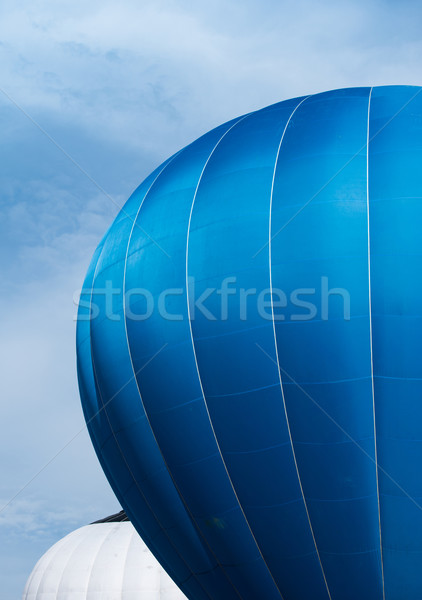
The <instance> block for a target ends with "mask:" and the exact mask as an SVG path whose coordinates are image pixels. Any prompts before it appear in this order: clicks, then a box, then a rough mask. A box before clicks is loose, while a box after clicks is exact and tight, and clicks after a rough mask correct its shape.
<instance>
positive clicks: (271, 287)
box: [268, 96, 331, 600]
mask: <svg viewBox="0 0 422 600" xmlns="http://www.w3.org/2000/svg"><path fill="white" fill-rule="evenodd" d="M308 98H310V96H307V97H306V98H304V99H303V100H302V101H301V102H299V104H298V105H297V106H296V107H295V109H294V110H293V112H292V114H291V115H290V117H289V120H288V121H287V123H286V126H285V128H284V131H283V135H282V136H281V140H280V144H279V147H278V152H277V156H276V160H275V164H274V172H273V181H272V185H271V197H270V215H269V244H268V254H269V263H270V298H271V314H272V322H273V332H274V345H275V353H276V358H277V369H278V376H279V380H280V389H281V396H282V399H283V408H284V414H285V416H286V424H287V430H288V432H289V439H290V445H291V448H292V454H293V461H294V464H295V468H296V473H297V478H298V482H299V487H300V492H301V494H302V499H303V505H304V507H305V512H306V516H307V518H308V523H309V528H310V530H311V535H312V539H313V542H314V546H315V551H316V554H317V557H318V561H319V564H320V567H321V572H322V576H323V579H324V583H325V587H326V589H327V593H328V597H329V598H330V600H331V594H330V590H329V587H328V582H327V578H326V576H325V572H324V568H323V566H322V561H321V556H320V554H319V550H318V546H317V543H316V539H315V534H314V530H313V527H312V523H311V517H310V515H309V510H308V505H307V502H306V498H305V494H304V491H303V486H302V480H301V477H300V473H299V467H298V464H297V460H296V453H295V449H294V445H293V438H292V432H291V429H290V421H289V417H288V414H287V405H286V398H285V396H284V389H283V382H282V377H281V370H280V361H279V356H278V348H277V334H276V328H275V319H274V299H273V282H272V245H271V242H272V238H271V232H272V208H273V194H274V183H275V175H276V171H277V166H278V161H279V156H280V151H281V145H282V143H283V140H284V136H285V134H286V131H287V128H288V126H289V124H290V122H291V120H292V118H293V115H294V114H295V112H296V111H297V109H298V108H299V107H300V106H301V104H303V102H305V100H307V99H308Z"/></svg>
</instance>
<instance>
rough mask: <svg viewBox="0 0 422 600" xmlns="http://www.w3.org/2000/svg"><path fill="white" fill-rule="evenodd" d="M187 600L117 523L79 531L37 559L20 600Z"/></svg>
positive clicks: (140, 544)
mask: <svg viewBox="0 0 422 600" xmlns="http://www.w3.org/2000/svg"><path fill="white" fill-rule="evenodd" d="M99 599H101V600H186V596H184V595H183V594H182V592H181V591H180V590H179V589H178V588H177V586H176V585H175V584H174V582H173V581H172V580H171V579H170V577H169V576H168V575H167V573H166V572H165V571H164V569H163V568H162V567H161V566H160V565H159V564H158V562H157V561H156V560H155V558H154V557H153V556H152V554H151V552H150V551H149V550H148V548H147V547H146V546H145V544H144V543H143V542H142V540H141V538H140V537H139V536H138V534H137V533H136V530H135V529H134V528H133V525H132V524H131V523H129V522H128V521H127V520H126V522H121V521H110V522H104V521H103V522H98V523H92V524H91V525H86V526H85V527H80V528H79V529H76V530H75V531H72V533H69V534H68V535H67V536H65V537H64V538H62V539H61V540H59V541H58V542H57V543H56V544H54V546H52V547H51V548H50V549H49V550H47V552H46V553H45V554H44V555H43V556H42V557H41V558H40V560H39V561H38V562H37V564H36V565H35V567H34V569H33V571H32V573H31V575H30V576H29V578H28V581H27V584H26V586H25V590H24V593H23V596H22V600H99Z"/></svg>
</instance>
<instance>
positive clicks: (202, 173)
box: [186, 113, 283, 600]
mask: <svg viewBox="0 0 422 600" xmlns="http://www.w3.org/2000/svg"><path fill="white" fill-rule="evenodd" d="M251 114H253V113H248V114H246V115H244V116H243V117H241V118H240V119H238V120H237V121H236V122H235V123H234V124H233V125H232V126H231V127H230V128H229V129H228V130H227V131H226V132H225V133H224V135H222V136H221V138H220V139H219V141H218V142H217V144H216V145H215V146H214V148H213V149H212V151H211V153H210V155H209V156H208V158H207V161H206V162H205V164H204V167H203V169H202V172H201V174H200V176H199V179H198V183H197V185H196V189H195V193H194V195H193V200H192V206H191V210H190V214H189V223H188V231H187V238H186V299H187V308H188V322H189V331H190V335H191V341H192V349H193V355H194V359H195V366H196V370H197V373H198V380H199V385H200V388H201V393H202V397H203V399H204V404H205V409H206V411H207V415H208V420H209V422H210V426H211V431H212V433H213V435H214V439H215V443H216V445H217V449H218V452H219V454H220V458H221V461H222V463H223V466H224V470H225V472H226V475H227V478H228V480H229V483H230V486H231V488H232V490H233V494H234V496H235V498H236V501H237V503H238V505H239V508H240V511H241V513H242V515H243V518H244V519H245V523H246V525H247V527H248V529H249V532H250V534H251V536H252V539H253V541H254V543H255V545H256V548H257V549H258V552H259V555H260V557H261V558H262V561H263V563H264V565H265V567H266V569H267V571H268V573H269V575H270V577H271V579H272V581H273V583H274V586H275V588H276V590H277V592H278V593H279V595H280V598H281V599H282V600H283V596H282V594H281V591H280V589H279V587H278V585H277V583H276V581H275V579H274V576H273V574H272V572H271V570H270V568H269V566H268V565H267V562H266V560H265V558H264V555H263V554H262V551H261V548H260V547H259V545H258V542H257V540H256V538H255V536H254V534H253V531H252V528H251V526H250V524H249V521H248V519H247V517H246V514H245V511H244V510H243V507H242V505H241V503H240V500H239V497H238V495H237V493H236V489H235V487H234V485H233V482H232V479H231V477H230V474H229V471H228V468H227V465H226V462H225V460H224V457H223V453H222V451H221V448H220V444H219V443H218V439H217V435H216V433H215V429H214V425H213V422H212V418H211V414H210V412H209V409H208V404H207V400H206V397H205V392H204V388H203V385H202V379H201V375H200V372H199V365H198V360H197V356H196V349H195V341H194V339H193V331H192V321H191V313H190V302H189V280H188V276H189V273H188V258H189V238H190V228H191V222H192V214H193V208H194V205H195V200H196V197H197V194H198V189H199V186H200V183H201V181H202V177H203V175H204V172H205V169H206V168H207V165H208V163H209V161H210V159H211V157H212V156H213V154H214V152H215V150H216V149H217V148H218V146H219V145H220V143H221V142H222V140H223V139H224V138H225V136H226V135H227V134H228V133H229V132H230V131H231V130H232V129H233V128H234V127H236V126H237V125H238V124H239V123H241V122H242V121H244V120H245V119H246V118H247V117H249V116H251Z"/></svg>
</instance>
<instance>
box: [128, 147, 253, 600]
mask: <svg viewBox="0 0 422 600" xmlns="http://www.w3.org/2000/svg"><path fill="white" fill-rule="evenodd" d="M223 137H224V136H223ZM181 152H183V150H180V151H179V152H178V153H177V154H175V155H174V157H173V158H172V159H171V160H170V161H169V162H168V163H167V164H166V165H165V166H164V167H163V169H162V170H161V171H160V173H159V174H158V175H157V177H156V178H155V179H154V181H153V182H152V183H151V186H150V187H149V188H148V190H147V192H146V193H145V196H144V197H143V199H142V202H141V204H140V206H139V208H138V211H137V214H136V217H135V219H134V221H133V225H132V229H131V232H130V234H129V239H128V243H127V249H126V258H125V263H124V271H123V285H122V290H123V320H124V325H125V333H126V343H127V348H128V353H129V359H130V364H131V366H132V371H133V374H134V379H135V383H136V387H137V389H138V395H139V399H140V401H141V404H142V408H143V409H144V412H145V416H146V419H147V422H148V425H149V428H150V429H151V433H152V435H153V437H154V440H155V443H156V444H157V448H158V450H159V452H160V454H161V457H162V459H163V462H164V465H165V467H166V469H167V472H168V474H169V476H170V478H171V480H172V482H173V485H174V487H175V488H176V491H177V493H178V495H179V497H180V500H181V501H182V503H183V506H184V507H185V510H186V512H187V513H188V515H189V517H190V519H191V521H192V524H193V525H194V527H195V529H196V531H197V532H198V534H199V538H200V540H202V541H203V542H205V545H206V546H207V548H208V549H209V551H210V553H211V554H212V556H213V557H214V559H215V561H216V563H217V565H218V566H219V567H220V569H221V572H222V573H223V574H224V576H225V577H226V579H227V581H228V583H229V584H230V585H231V586H232V588H233V590H234V592H235V594H236V595H237V596H238V598H239V599H240V600H242V598H241V595H240V593H239V591H238V590H237V589H236V587H235V585H234V583H233V582H232V581H231V579H230V577H229V576H228V575H227V573H226V571H225V569H224V567H223V565H222V564H221V563H220V561H219V560H218V558H217V556H216V554H215V553H214V551H213V550H212V548H211V546H210V545H209V543H208V541H207V539H206V537H205V535H204V534H203V532H202V530H201V529H200V527H199V525H198V523H197V521H196V519H195V517H194V515H193V514H192V512H191V510H190V508H189V506H188V504H187V502H186V501H185V499H184V497H183V495H182V493H181V490H180V488H179V486H178V485H177V483H176V481H175V479H174V477H173V474H172V472H171V470H170V469H169V466H168V464H167V461H166V459H165V457H164V453H163V451H162V449H161V446H160V444H159V443H158V439H157V437H156V435H155V431H154V429H153V427H152V423H151V421H150V418H149V415H148V413H147V410H146V407H145V404H144V401H143V399H142V394H141V390H140V388H139V384H138V379H137V377H136V372H135V365H134V364H133V360H132V353H131V350H130V343H129V336H128V331H127V323H126V302H125V294H126V268H127V259H128V255H129V246H130V242H131V239H132V234H133V231H134V228H135V223H136V222H137V220H138V217H139V215H140V212H141V208H142V206H143V204H144V201H145V199H146V197H147V195H148V194H149V192H150V190H151V188H152V186H153V185H154V183H155V182H156V181H157V179H158V177H159V176H160V175H161V173H162V172H163V171H164V169H165V168H166V167H167V166H168V165H169V164H170V163H171V162H173V160H174V159H175V158H176V156H178V155H179V154H180V153H181ZM175 549H176V548H175ZM176 551H177V549H176ZM179 556H180V558H182V560H183V562H185V561H184V559H183V557H182V556H181V555H179ZM185 564H186V566H187V568H188V570H189V571H190V573H191V574H192V575H193V577H194V578H195V579H196V581H197V582H198V584H199V586H200V587H201V588H202V589H203V590H204V592H205V594H206V595H207V596H208V598H210V600H211V596H210V594H209V593H208V590H206V589H205V588H204V587H203V585H202V584H201V582H200V580H199V579H198V577H197V575H196V574H195V573H194V572H193V570H192V569H191V568H190V567H189V565H188V563H186V562H185Z"/></svg>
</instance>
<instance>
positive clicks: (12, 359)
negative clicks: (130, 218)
mask: <svg viewBox="0 0 422 600" xmlns="http://www.w3.org/2000/svg"><path fill="white" fill-rule="evenodd" d="M421 21H422V6H421V4H420V3H419V2H418V1H415V2H413V1H408V0H404V1H402V2H400V3H397V2H390V1H384V2H381V1H380V2H377V1H374V0H364V1H360V0H357V1H355V2H342V1H341V0H336V1H335V2H334V1H333V2H331V1H327V2H319V1H317V0H309V1H306V0H305V1H303V0H296V1H291V2H290V1H287V2H284V1H276V0H261V1H260V2H259V1H257V0H243V1H242V2H239V1H236V0H225V1H222V0H214V1H212V2H209V1H208V2H203V1H201V0H199V1H197V2H195V3H193V2H187V1H183V0H181V1H177V0H174V1H173V0H154V1H153V2H149V1H145V0H138V1H133V2H132V1H130V0H121V1H120V2H119V3H117V2H110V1H108V0H101V2H100V1H98V0H90V2H86V1H81V0H72V2H70V1H67V0H64V1H62V2H54V1H53V0H33V1H32V2H29V1H27V2H22V1H19V0H14V1H11V0H2V2H1V4H0V213H1V218H0V269H1V277H0V290H1V293H0V369H1V372H0V377H1V379H0V381H1V396H0V422H1V424H2V434H1V436H0V465H1V478H0V590H1V591H0V593H1V598H2V600H16V599H19V598H20V596H21V594H22V591H23V588H24V585H25V582H26V579H27V578H28V576H29V574H30V572H31V570H32V568H33V566H34V565H35V563H36V561H37V560H38V558H40V556H41V555H42V554H43V553H44V552H45V551H46V550H47V549H48V548H49V547H50V546H51V545H52V544H53V543H54V542H56V541H57V540H58V539H60V538H61V537H63V536H64V535H66V534H67V533H69V532H70V531H72V530H73V529H75V528H76V527H80V526H82V525H84V524H86V523H89V522H91V521H94V520H96V519H98V518H101V517H104V516H106V515H108V514H111V513H113V512H116V511H118V510H120V507H119V505H118V502H117V500H116V499H115V498H114V496H113V493H112V491H111V490H110V488H109V486H108V483H107V481H106V479H105V477H104V475H103V473H102V471H101V468H100V466H99V464H98V462H97V459H96V456H95V453H94V451H93V449H92V447H91V444H90V441H89V436H88V434H87V432H86V429H85V427H84V420H83V415H82V410H81V407H80V401H79V395H78V388H77V378H76V365H75V328H76V323H75V314H76V306H75V298H77V294H78V290H79V289H80V288H81V286H82V283H83V279H84V275H85V272H86V269H87V267H88V264H89V261H90V258H91V255H92V253H93V251H94V249H95V247H96V245H97V243H98V242H99V241H100V238H101V236H102V234H103V233H104V232H105V230H106V228H107V227H108V226H109V224H110V223H111V222H112V220H113V218H114V216H115V215H116V214H117V212H118V210H119V207H121V206H122V205H123V204H124V202H125V200H126V199H127V198H128V197H129V195H130V194H131V192H132V191H133V190H134V189H135V188H136V187H137V185H139V183H140V182H141V181H142V180H143V179H144V178H145V177H146V176H147V175H148V173H149V172H150V171H151V170H152V169H153V168H154V167H156V166H157V165H159V164H160V163H161V162H162V161H163V160H165V159H166V158H167V157H168V156H170V155H171V154H173V153H174V152H175V151H177V150H178V149H180V148H182V147H183V146H185V145H186V144H188V143H189V142H191V141H193V140H194V139H195V138H197V137H198V136H200V135H201V134H203V133H205V132H206V131H208V130H209V129H211V128H213V127H215V126H217V125H219V124H220V123H222V122H224V121H227V120H229V119H231V118H233V117H236V116H238V115H241V114H243V113H246V112H249V111H251V110H254V109H258V108H261V107H263V106H266V105H268V104H271V103H274V102H277V101H280V100H284V99H287V98H291V97H294V96H300V95H306V94H310V93H315V92H319V91H325V90H328V89H334V88H339V87H348V86H360V85H364V86H366V85H384V84H411V85H421V84H422V61H421V56H422V34H421V30H422V29H421V25H422V23H421Z"/></svg>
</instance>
